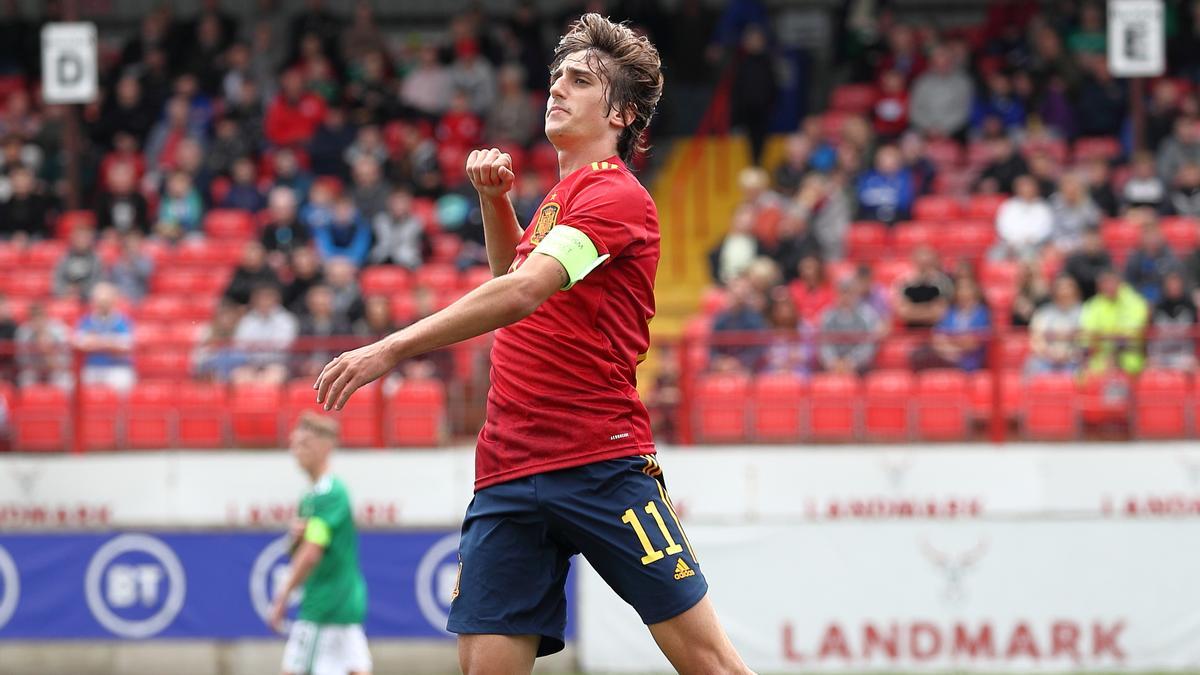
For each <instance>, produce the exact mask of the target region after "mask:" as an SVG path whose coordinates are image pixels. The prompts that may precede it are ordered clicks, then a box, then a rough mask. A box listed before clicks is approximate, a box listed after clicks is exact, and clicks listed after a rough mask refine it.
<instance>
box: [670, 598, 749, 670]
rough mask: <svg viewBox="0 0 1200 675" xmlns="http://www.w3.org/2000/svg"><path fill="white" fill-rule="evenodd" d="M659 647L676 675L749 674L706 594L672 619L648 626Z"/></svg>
mask: <svg viewBox="0 0 1200 675" xmlns="http://www.w3.org/2000/svg"><path fill="white" fill-rule="evenodd" d="M650 634H651V635H653V636H654V641H655V642H657V643H658V647H659V649H661V650H662V651H663V654H665V655H666V657H667V660H669V661H670V662H671V665H672V666H674V667H675V670H676V671H678V672H679V673H680V675H745V674H746V673H749V674H750V675H753V673H754V671H752V670H750V668H748V667H747V666H746V664H745V662H743V661H742V657H741V656H738V653H737V650H736V649H734V648H733V643H732V642H730V641H729V636H728V635H726V634H725V629H723V628H721V622H720V621H719V620H718V619H717V612H716V610H715V609H713V605H712V602H711V601H710V600H709V599H708V596H707V595H706V596H704V598H703V599H702V600H700V602H698V603H696V605H695V606H693V607H692V608H691V609H689V610H688V611H686V612H684V613H683V614H680V615H679V616H677V617H675V618H673V619H667V620H666V621H663V622H661V623H656V624H652V625H651V626H650Z"/></svg>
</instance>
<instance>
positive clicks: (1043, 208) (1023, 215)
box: [989, 175, 1054, 260]
mask: <svg viewBox="0 0 1200 675" xmlns="http://www.w3.org/2000/svg"><path fill="white" fill-rule="evenodd" d="M1014 187H1015V189H1016V194H1014V195H1013V196H1012V197H1009V198H1008V199H1006V200H1004V203H1002V204H1001V205H1000V210H999V211H997V212H996V235H997V239H998V241H997V242H996V245H995V246H994V247H993V248H992V251H991V253H990V254H989V256H990V257H991V258H992V259H994V260H1024V259H1030V258H1036V257H1037V256H1038V254H1039V253H1040V252H1041V249H1042V246H1044V245H1045V244H1046V243H1047V242H1048V241H1050V237H1051V235H1052V233H1053V229H1054V213H1053V212H1052V211H1051V210H1050V205H1049V204H1047V203H1046V200H1044V199H1042V197H1041V195H1039V194H1038V185H1037V181H1035V180H1034V179H1033V177H1032V176H1029V175H1025V176H1021V177H1019V178H1017V180H1016V182H1015V183H1014Z"/></svg>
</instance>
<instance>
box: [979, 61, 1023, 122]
mask: <svg viewBox="0 0 1200 675" xmlns="http://www.w3.org/2000/svg"><path fill="white" fill-rule="evenodd" d="M1025 112H1026V111H1025V106H1024V104H1023V103H1022V102H1021V99H1019V98H1017V96H1016V95H1015V94H1014V93H1013V87H1012V80H1010V79H1009V77H1008V75H1006V74H1004V73H1003V72H1000V71H993V72H992V73H991V74H990V75H988V76H987V89H986V90H985V91H983V92H981V93H980V94H979V95H978V96H976V98H975V102H974V104H973V105H972V107H971V122H970V126H971V132H972V134H974V135H976V136H979V135H980V134H981V133H982V131H983V126H984V120H987V119H988V118H995V119H997V120H999V122H1000V125H1001V126H1002V128H1003V130H1004V132H1007V133H1011V132H1012V131H1014V130H1016V129H1021V128H1022V127H1024V126H1025Z"/></svg>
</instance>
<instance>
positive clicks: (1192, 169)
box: [1165, 164, 1200, 218]
mask: <svg viewBox="0 0 1200 675" xmlns="http://www.w3.org/2000/svg"><path fill="white" fill-rule="evenodd" d="M1165 210H1166V211H1167V213H1170V214H1171V215H1175V216H1189V217H1192V218H1196V217H1200V165H1197V164H1184V165H1183V166H1181V167H1179V173H1178V174H1176V175H1175V187H1174V189H1172V190H1171V194H1170V195H1169V196H1168V197H1167V205H1166V209H1165Z"/></svg>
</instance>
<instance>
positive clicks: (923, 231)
mask: <svg viewBox="0 0 1200 675" xmlns="http://www.w3.org/2000/svg"><path fill="white" fill-rule="evenodd" d="M938 230H940V228H938V227H937V226H936V225H933V224H931V223H928V222H925V221H908V222H904V223H897V224H896V227H895V228H894V229H893V230H892V254H893V255H896V256H900V257H902V258H908V257H909V256H911V255H912V252H913V251H914V250H916V249H917V248H918V247H920V246H932V245H933V244H934V240H935V238H936V236H937V233H938Z"/></svg>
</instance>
